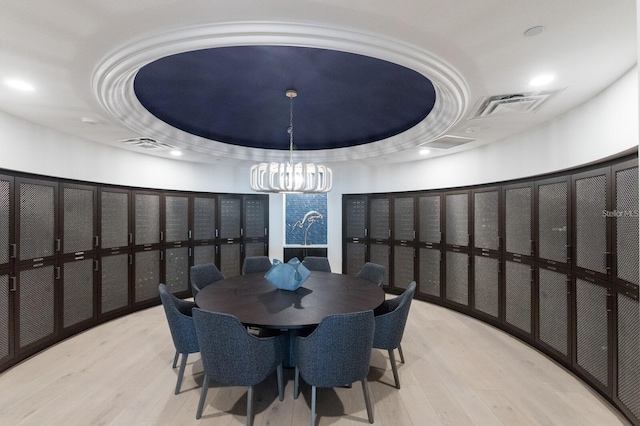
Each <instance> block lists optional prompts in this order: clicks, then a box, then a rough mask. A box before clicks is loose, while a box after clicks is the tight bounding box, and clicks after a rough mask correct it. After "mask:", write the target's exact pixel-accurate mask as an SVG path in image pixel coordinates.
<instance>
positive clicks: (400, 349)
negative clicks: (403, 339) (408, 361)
mask: <svg viewBox="0 0 640 426" xmlns="http://www.w3.org/2000/svg"><path fill="white" fill-rule="evenodd" d="M398 353H399V354H400V362H401V363H403V364H404V354H403V353H402V345H401V344H400V343H398Z"/></svg>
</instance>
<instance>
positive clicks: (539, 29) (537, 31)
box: [524, 25, 544, 37]
mask: <svg viewBox="0 0 640 426" xmlns="http://www.w3.org/2000/svg"><path fill="white" fill-rule="evenodd" d="M543 31H544V27H543V26H542V25H537V26H535V27H531V28H529V29H528V30H526V31H525V32H524V36H525V37H535V36H537V35H538V34H540V33H541V32H543Z"/></svg>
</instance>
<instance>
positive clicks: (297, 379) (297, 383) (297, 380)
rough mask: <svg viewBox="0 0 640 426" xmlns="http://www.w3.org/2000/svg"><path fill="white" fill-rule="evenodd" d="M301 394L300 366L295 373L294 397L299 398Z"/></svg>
mask: <svg viewBox="0 0 640 426" xmlns="http://www.w3.org/2000/svg"><path fill="white" fill-rule="evenodd" d="M299 394H300V370H298V367H296V368H295V375H294V379H293V399H298V395H299Z"/></svg>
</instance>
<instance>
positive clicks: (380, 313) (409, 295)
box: [373, 281, 416, 389]
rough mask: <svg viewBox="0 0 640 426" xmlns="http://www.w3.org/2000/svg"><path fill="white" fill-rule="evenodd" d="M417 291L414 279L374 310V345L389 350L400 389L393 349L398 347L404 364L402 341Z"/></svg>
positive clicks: (394, 377)
mask: <svg viewBox="0 0 640 426" xmlns="http://www.w3.org/2000/svg"><path fill="white" fill-rule="evenodd" d="M415 291H416V282H415V281H412V282H411V283H410V284H409V286H408V287H407V289H406V290H405V291H404V293H402V294H401V295H400V296H398V297H395V298H393V299H389V300H385V301H384V302H383V303H382V305H380V306H379V307H377V308H376V309H375V310H374V314H375V323H376V328H375V333H374V336H373V347H374V348H375V349H386V350H387V351H388V352H389V361H390V362H391V370H392V371H393V379H394V380H395V382H396V388H398V389H400V379H399V378H398V367H397V365H396V359H395V356H394V355H393V351H394V349H396V348H398V352H399V353H400V361H402V363H403V364H404V354H403V353H402V346H401V345H400V342H401V341H402V335H403V333H404V327H405V325H406V323H407V317H408V316H409V308H410V307H411V300H412V299H413V295H414V293H415Z"/></svg>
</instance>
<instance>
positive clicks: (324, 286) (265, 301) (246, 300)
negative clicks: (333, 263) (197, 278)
mask: <svg viewBox="0 0 640 426" xmlns="http://www.w3.org/2000/svg"><path fill="white" fill-rule="evenodd" d="M383 301H384V290H382V288H380V287H378V286H376V285H375V284H372V283H371V282H369V281H367V280H365V279H363V278H356V277H353V276H351V275H344V274H334V273H331V272H319V271H311V275H310V276H309V278H307V280H306V281H305V282H304V283H303V284H302V286H301V287H299V288H298V289H297V290H295V291H288V290H280V289H278V288H276V287H275V286H274V285H273V284H271V283H270V282H269V281H268V280H267V279H266V278H265V277H264V273H262V272H259V273H254V274H247V275H239V276H236V277H232V278H227V279H224V280H220V281H216V282H215V283H213V284H211V285H208V286H206V287H204V288H203V289H202V290H200V291H199V292H198V294H197V295H196V298H195V302H196V304H197V305H198V307H199V308H201V309H203V310H206V311H212V312H222V313H226V314H231V315H233V316H235V317H236V318H238V320H239V321H240V322H241V323H242V324H244V325H246V326H254V327H261V328H271V329H280V330H290V329H297V328H308V327H313V326H316V325H318V324H320V321H322V319H323V318H324V317H326V316H328V315H334V314H344V313H349V312H359V311H368V310H371V309H375V308H377V307H378V306H379V305H380V304H381V303H382V302H383Z"/></svg>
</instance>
